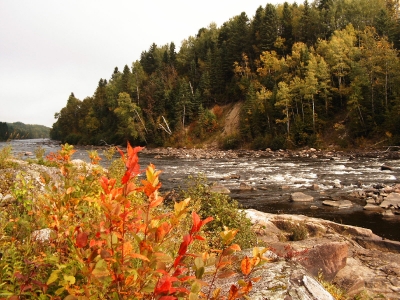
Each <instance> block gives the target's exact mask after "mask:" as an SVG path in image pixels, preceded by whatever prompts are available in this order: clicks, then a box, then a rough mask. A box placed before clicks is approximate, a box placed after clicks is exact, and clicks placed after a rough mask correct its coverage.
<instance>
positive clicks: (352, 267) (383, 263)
mask: <svg viewBox="0 0 400 300" xmlns="http://www.w3.org/2000/svg"><path fill="white" fill-rule="evenodd" d="M246 213H247V215H248V217H249V218H250V219H251V220H252V222H253V224H254V230H255V231H256V233H257V235H258V238H259V239H260V240H263V241H264V242H265V243H266V245H268V246H270V247H272V248H273V249H274V251H275V252H276V253H278V254H279V255H280V256H281V257H284V258H286V259H290V260H291V261H292V262H296V263H298V264H300V265H302V267H304V268H305V269H306V271H307V272H308V274H311V275H313V276H316V275H318V274H322V275H323V278H325V280H329V281H332V282H333V283H335V284H337V285H339V286H340V287H341V288H343V289H345V290H346V291H347V294H348V295H349V296H355V295H357V294H358V293H360V292H364V293H366V294H368V295H369V297H374V296H379V295H380V296H384V297H385V298H386V299H400V242H396V241H390V240H384V239H382V238H381V237H379V236H377V235H375V234H374V233H373V232H372V231H371V230H369V229H365V228H361V227H355V226H349V225H343V224H338V223H334V222H331V221H326V220H322V219H316V218H311V217H306V216H302V215H274V214H269V213H263V212H259V211H256V210H252V209H250V210H246ZM282 222H288V223H291V224H301V225H302V226H303V227H306V228H307V231H308V235H307V236H308V237H307V238H306V239H304V240H301V241H282V238H283V237H285V232H284V231H283V230H280V229H279V228H278V227H277V226H276V224H282ZM289 227H290V226H288V228H289ZM260 299H262V298H260ZM265 299H269V298H265ZM271 299H272V298H271ZM280 299H285V298H284V297H283V298H280ZM288 299H291V298H288ZM292 299H294V298H292ZM317 299H319V298H317Z"/></svg>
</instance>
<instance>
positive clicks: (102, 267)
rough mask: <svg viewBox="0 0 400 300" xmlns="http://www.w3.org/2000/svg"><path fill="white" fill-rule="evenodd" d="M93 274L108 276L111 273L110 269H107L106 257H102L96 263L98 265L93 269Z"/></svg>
mask: <svg viewBox="0 0 400 300" xmlns="http://www.w3.org/2000/svg"><path fill="white" fill-rule="evenodd" d="M92 274H93V276H96V277H104V276H108V275H109V274H110V273H109V272H108V269H107V262H106V261H105V260H104V259H100V260H99V261H98V262H97V263H96V266H95V267H94V270H93V271H92Z"/></svg>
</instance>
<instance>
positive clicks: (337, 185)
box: [333, 179, 343, 189]
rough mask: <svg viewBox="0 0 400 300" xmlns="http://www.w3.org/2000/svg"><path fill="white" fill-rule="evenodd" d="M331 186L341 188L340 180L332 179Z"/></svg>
mask: <svg viewBox="0 0 400 300" xmlns="http://www.w3.org/2000/svg"><path fill="white" fill-rule="evenodd" d="M333 188H335V189H341V188H343V185H342V184H341V182H340V180H339V179H335V180H334V181H333Z"/></svg>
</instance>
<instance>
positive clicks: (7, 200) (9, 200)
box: [0, 194, 17, 207]
mask: <svg viewBox="0 0 400 300" xmlns="http://www.w3.org/2000/svg"><path fill="white" fill-rule="evenodd" d="M16 201H17V200H16V199H15V198H14V197H13V196H12V195H10V194H7V195H5V196H3V197H2V198H0V207H4V206H8V205H10V204H13V203H15V202H16Z"/></svg>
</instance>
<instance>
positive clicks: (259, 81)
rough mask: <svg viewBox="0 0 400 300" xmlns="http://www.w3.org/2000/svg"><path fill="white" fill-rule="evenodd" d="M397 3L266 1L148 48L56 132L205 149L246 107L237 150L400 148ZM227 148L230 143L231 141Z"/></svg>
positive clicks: (73, 138)
mask: <svg viewBox="0 0 400 300" xmlns="http://www.w3.org/2000/svg"><path fill="white" fill-rule="evenodd" d="M397 7H398V5H397V1H394V0H387V1H384V0H378V1H374V2H373V3H371V1H368V0H351V1H347V0H346V1H345V0H334V1H333V0H326V1H324V0H315V1H313V2H309V1H307V0H305V1H304V3H302V4H296V3H293V4H289V3H287V2H285V3H284V4H279V5H275V6H274V5H272V4H266V5H265V6H264V7H262V6H260V7H259V8H258V9H257V10H256V11H255V15H254V17H253V18H252V19H251V18H249V17H248V16H247V15H246V14H245V13H241V14H238V15H236V16H234V17H232V18H230V19H229V20H228V21H226V22H225V23H224V24H223V25H222V26H221V27H217V26H216V24H214V23H212V24H210V25H209V26H208V27H205V28H201V29H200V30H199V31H198V33H197V34H196V35H194V36H190V37H188V38H186V39H185V40H184V41H183V42H182V44H181V46H180V48H179V51H177V50H176V46H175V44H174V43H170V44H167V45H162V46H159V45H156V44H155V43H153V44H152V45H150V47H149V49H148V50H145V51H143V52H142V54H141V56H140V58H139V59H138V60H136V61H134V62H133V63H132V64H131V66H129V65H125V66H124V68H123V71H122V72H120V71H119V70H118V68H115V70H114V72H113V73H112V75H111V77H110V79H108V80H106V79H100V81H99V84H98V86H97V88H96V90H95V92H94V94H93V95H92V96H90V97H87V98H85V99H83V100H79V99H77V98H75V96H74V95H73V94H71V95H70V97H69V98H68V101H67V105H66V107H64V108H63V109H62V110H61V111H60V112H59V113H57V114H56V115H55V117H56V119H57V121H56V122H55V123H54V125H53V128H52V130H51V137H52V138H54V139H58V140H62V141H64V142H68V143H73V144H77V143H80V144H99V142H100V141H106V142H107V143H109V144H111V143H114V144H115V143H122V142H123V141H125V140H129V141H131V142H132V143H136V144H148V145H157V146H165V145H174V146H179V145H189V146H190V145H194V144H196V143H201V142H202V141H204V139H206V138H209V137H210V136H212V135H213V134H214V133H216V132H218V131H219V130H220V126H221V119H222V116H223V114H222V113H221V107H224V106H225V105H228V104H234V103H238V102H241V103H242V106H241V107H242V111H241V113H240V122H239V123H240V130H239V132H238V134H237V135H236V136H235V138H236V139H237V140H238V143H236V145H239V146H246V147H253V148H265V147H271V148H285V147H286V148H296V147H303V146H322V144H323V142H324V141H329V142H330V143H335V144H339V145H340V146H343V147H346V146H350V145H352V146H360V145H361V144H362V143H363V142H364V141H365V140H374V139H376V138H377V137H380V138H382V136H383V137H384V138H385V139H386V140H387V142H388V143H391V144H396V143H399V141H400V129H399V128H400V126H399V125H400V124H398V123H399V119H400V118H399V113H400V105H399V104H400V99H399V93H400V90H399V88H400V85H399V84H398V82H399V79H400V77H399V76H400V72H399V71H398V70H400V68H399V57H398V49H399V47H400V44H399V39H398V34H399V32H400V23H399V20H398V11H397V9H398V8H397ZM222 144H223V141H222Z"/></svg>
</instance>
